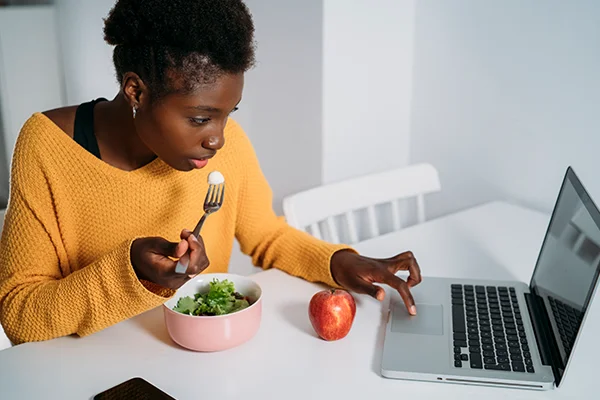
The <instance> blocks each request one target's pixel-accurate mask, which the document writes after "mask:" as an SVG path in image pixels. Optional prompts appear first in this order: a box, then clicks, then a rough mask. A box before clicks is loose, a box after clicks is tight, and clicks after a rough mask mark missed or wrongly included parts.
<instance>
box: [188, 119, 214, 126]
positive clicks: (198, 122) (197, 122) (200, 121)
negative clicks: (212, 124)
mask: <svg viewBox="0 0 600 400" xmlns="http://www.w3.org/2000/svg"><path fill="white" fill-rule="evenodd" d="M208 121H210V118H190V122H191V123H192V124H194V125H204V124H206V123H207V122H208Z"/></svg>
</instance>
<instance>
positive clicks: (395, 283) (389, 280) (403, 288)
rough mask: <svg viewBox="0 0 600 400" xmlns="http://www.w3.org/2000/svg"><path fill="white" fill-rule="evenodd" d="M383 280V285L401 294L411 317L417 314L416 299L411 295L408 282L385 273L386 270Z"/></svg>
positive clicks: (387, 272)
mask: <svg viewBox="0 0 600 400" xmlns="http://www.w3.org/2000/svg"><path fill="white" fill-rule="evenodd" d="M381 278H382V279H381V280H382V283H385V284H386V285H388V286H391V287H393V288H394V289H396V290H397V291H398V293H399V294H400V297H402V300H404V304H405V305H406V309H407V310H408V312H409V314H411V315H415V314H417V307H416V306H415V299H414V298H413V296H412V294H411V293H410V289H409V287H408V284H407V283H406V282H404V280H403V279H401V278H399V277H397V276H396V275H394V274H392V273H391V272H389V271H385V270H384V272H383V273H382V276H381Z"/></svg>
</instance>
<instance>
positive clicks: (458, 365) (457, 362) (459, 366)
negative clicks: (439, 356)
mask: <svg viewBox="0 0 600 400" xmlns="http://www.w3.org/2000/svg"><path fill="white" fill-rule="evenodd" d="M454 366H455V367H456V368H462V361H454Z"/></svg>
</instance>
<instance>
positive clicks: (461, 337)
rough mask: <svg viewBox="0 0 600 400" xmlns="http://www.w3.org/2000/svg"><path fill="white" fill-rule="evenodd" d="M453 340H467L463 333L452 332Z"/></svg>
mask: <svg viewBox="0 0 600 400" xmlns="http://www.w3.org/2000/svg"><path fill="white" fill-rule="evenodd" d="M454 340H467V335H466V334H465V333H464V332H454Z"/></svg>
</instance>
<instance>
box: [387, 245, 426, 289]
mask: <svg viewBox="0 0 600 400" xmlns="http://www.w3.org/2000/svg"><path fill="white" fill-rule="evenodd" d="M388 263H389V264H390V265H391V268H389V270H390V272H391V273H392V274H395V273H396V272H398V271H406V270H408V274H409V276H408V280H407V284H408V286H409V287H413V286H416V285H418V284H419V283H421V280H422V277H421V268H420V267H419V263H418V262H417V259H416V258H415V257H414V255H413V253H412V252H410V251H407V252H405V253H402V254H398V255H397V256H396V257H394V258H392V259H390V260H389V261H388Z"/></svg>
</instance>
